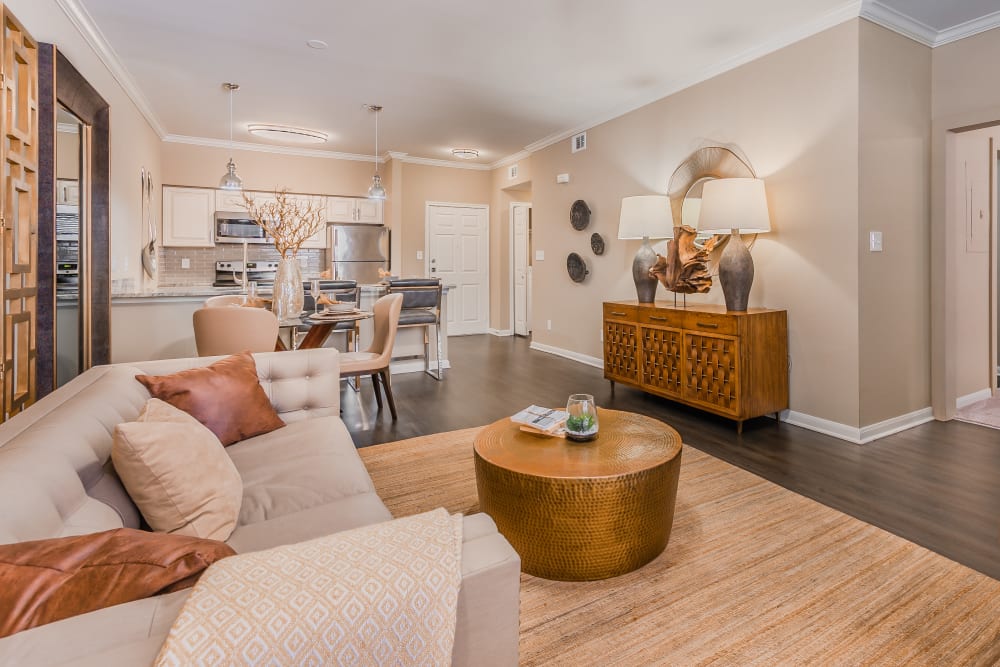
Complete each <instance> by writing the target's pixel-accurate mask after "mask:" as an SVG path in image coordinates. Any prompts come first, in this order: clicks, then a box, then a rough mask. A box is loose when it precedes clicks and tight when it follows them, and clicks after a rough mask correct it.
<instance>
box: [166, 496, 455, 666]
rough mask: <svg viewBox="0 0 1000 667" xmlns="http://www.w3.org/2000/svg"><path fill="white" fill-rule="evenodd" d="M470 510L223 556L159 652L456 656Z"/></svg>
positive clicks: (253, 661) (220, 657)
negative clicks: (464, 517)
mask: <svg viewBox="0 0 1000 667" xmlns="http://www.w3.org/2000/svg"><path fill="white" fill-rule="evenodd" d="M461 550H462V517H461V516H460V515H455V516H451V515H449V514H448V513H447V512H446V511H445V510H444V509H437V510H434V511H432V512H427V513H425V514H419V515H417V516H412V517H406V518H403V519H396V520H395V521H387V522H385V523H379V524H375V525H373V526H366V527H364V528H357V529H355V530H349V531H344V532H342V533H336V534H334V535H330V536H328V537H322V538H319V539H316V540H310V541H309V542H302V543H299V544H291V545H286V546H281V547H277V548H275V549H269V550H267V551H258V552H255V553H248V554H242V555H238V556H232V557H230V558H225V559H223V560H221V561H218V562H216V563H214V564H213V565H212V566H211V567H209V568H208V569H207V570H206V571H205V573H204V574H202V576H201V579H199V580H198V583H197V584H196V585H195V587H194V589H193V590H192V591H191V595H190V597H188V599H187V601H186V602H185V603H184V607H183V609H181V613H180V615H179V616H178V617H177V619H176V620H175V621H174V624H173V627H171V628H170V633H169V634H168V635H167V639H166V641H165V642H164V644H163V647H162V649H161V650H160V654H159V656H158V657H157V659H156V666H157V667H164V666H173V665H449V664H451V650H452V646H453V645H454V642H455V621H456V610H457V605H458V589H459V585H460V584H461V579H462V572H461Z"/></svg>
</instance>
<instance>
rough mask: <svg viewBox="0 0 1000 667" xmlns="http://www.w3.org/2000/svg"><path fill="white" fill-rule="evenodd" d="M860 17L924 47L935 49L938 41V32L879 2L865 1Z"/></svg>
mask: <svg viewBox="0 0 1000 667" xmlns="http://www.w3.org/2000/svg"><path fill="white" fill-rule="evenodd" d="M860 16H861V18H863V19H867V20H869V21H871V22H872V23H875V24H877V25H880V26H882V27H883V28H886V29H888V30H892V31H893V32H895V33H899V34H900V35H902V36H903V37H909V38H910V39H912V40H913V41H915V42H919V43H921V44H923V45H924V46H929V47H931V48H934V46H935V42H936V41H937V36H938V33H937V30H935V29H934V28H932V27H930V26H929V25H927V24H925V23H921V22H920V21H917V20H915V19H911V18H910V17H909V16H907V15H906V14H903V13H901V12H899V11H898V10H896V9H893V8H892V7H889V6H886V5H883V4H882V3H881V2H879V1H878V0H865V1H864V3H862V5H861V12H860Z"/></svg>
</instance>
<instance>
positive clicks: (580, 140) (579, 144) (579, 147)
mask: <svg viewBox="0 0 1000 667" xmlns="http://www.w3.org/2000/svg"><path fill="white" fill-rule="evenodd" d="M570 141H571V142H572V144H571V145H572V147H573V152H574V153H579V152H580V151H585V150H587V133H586V132H581V133H580V134H574V135H573V138H572V139H570Z"/></svg>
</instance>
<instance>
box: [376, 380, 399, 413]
mask: <svg viewBox="0 0 1000 667" xmlns="http://www.w3.org/2000/svg"><path fill="white" fill-rule="evenodd" d="M379 375H381V376H382V388H383V389H385V400H386V402H388V403H389V412H391V413H392V420H393V421H396V401H395V400H393V398H392V384H390V382H389V369H388V368H386V369H384V370H382V371H380V372H379Z"/></svg>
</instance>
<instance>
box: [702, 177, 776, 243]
mask: <svg viewBox="0 0 1000 667" xmlns="http://www.w3.org/2000/svg"><path fill="white" fill-rule="evenodd" d="M734 229H738V230H739V231H740V233H741V234H759V233H761V232H769V231H771V217H770V215H769V214H768V211H767V195H766V193H765V192H764V181H762V180H760V179H759V178H719V179H716V180H714V181H707V182H706V183H705V186H704V188H703V189H702V192H701V215H699V216H698V231H701V232H707V233H709V234H729V233H730V232H731V231H732V230H734Z"/></svg>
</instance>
